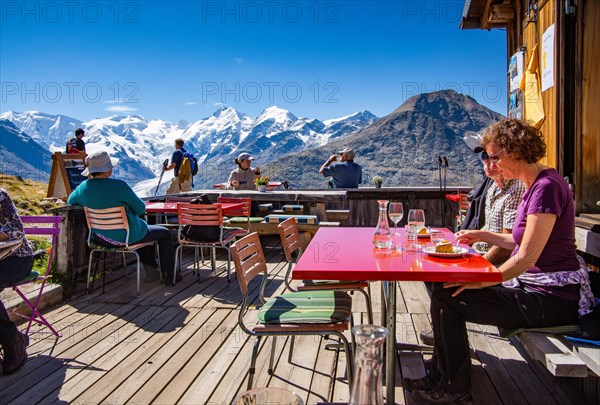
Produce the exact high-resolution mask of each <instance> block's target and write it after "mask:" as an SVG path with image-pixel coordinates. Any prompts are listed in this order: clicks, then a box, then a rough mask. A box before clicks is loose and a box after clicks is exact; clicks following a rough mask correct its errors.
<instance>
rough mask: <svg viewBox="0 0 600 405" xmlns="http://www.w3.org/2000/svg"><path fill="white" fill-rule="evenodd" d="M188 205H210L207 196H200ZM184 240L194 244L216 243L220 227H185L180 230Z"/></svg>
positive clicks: (219, 234)
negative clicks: (194, 242)
mask: <svg viewBox="0 0 600 405" xmlns="http://www.w3.org/2000/svg"><path fill="white" fill-rule="evenodd" d="M190 204H211V202H210V200H209V199H208V195H206V194H202V195H201V196H200V198H194V199H193V200H192V201H190ZM181 231H182V233H183V236H184V237H185V239H189V240H193V241H196V242H216V241H218V240H219V238H220V237H221V227H220V226H218V225H210V226H193V225H185V226H184V227H183V229H182V230H181Z"/></svg>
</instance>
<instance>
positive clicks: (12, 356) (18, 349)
mask: <svg viewBox="0 0 600 405" xmlns="http://www.w3.org/2000/svg"><path fill="white" fill-rule="evenodd" d="M27 346H29V337H28V336H27V335H24V334H22V333H21V332H17V334H16V335H15V337H13V338H12V339H11V341H10V342H9V343H8V345H6V346H3V351H4V360H3V362H2V372H3V374H4V375H7V374H12V373H14V372H15V371H17V370H18V369H20V368H21V367H23V365H24V364H25V362H26V361H27Z"/></svg>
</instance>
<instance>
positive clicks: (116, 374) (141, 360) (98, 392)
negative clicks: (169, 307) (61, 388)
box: [74, 310, 210, 403]
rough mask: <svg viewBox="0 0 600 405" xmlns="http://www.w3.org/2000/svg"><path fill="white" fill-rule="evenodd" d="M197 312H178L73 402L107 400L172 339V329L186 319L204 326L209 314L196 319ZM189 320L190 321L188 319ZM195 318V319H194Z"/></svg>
mask: <svg viewBox="0 0 600 405" xmlns="http://www.w3.org/2000/svg"><path fill="white" fill-rule="evenodd" d="M198 314H199V313H198V312H195V313H189V314H188V313H187V312H183V313H182V312H181V310H179V311H178V315H177V316H175V318H173V322H170V323H169V324H167V326H168V327H170V329H168V328H167V327H165V328H163V329H161V330H159V331H157V332H159V333H155V334H154V336H152V337H151V338H150V339H149V340H148V341H146V342H145V344H143V345H139V346H138V345H136V350H135V351H134V352H132V353H131V354H130V355H129V356H127V357H126V358H125V359H124V360H123V361H121V362H120V363H119V364H118V365H117V366H116V367H113V368H112V369H110V370H108V372H106V373H105V374H104V375H103V376H102V377H101V378H100V379H99V380H97V381H96V382H95V383H94V384H93V385H92V386H90V387H89V388H88V389H87V390H85V391H83V392H82V393H81V394H80V395H79V396H77V397H76V398H75V400H74V401H76V402H80V403H89V402H93V403H100V402H102V401H104V399H106V398H108V397H109V396H110V395H111V393H113V392H114V391H115V390H116V389H117V388H118V387H119V386H120V385H121V384H122V383H123V381H125V380H126V379H127V378H129V376H130V375H131V374H132V373H134V372H135V371H136V370H138V369H140V368H144V367H145V366H146V365H147V362H148V360H149V358H151V357H152V356H153V355H154V354H155V353H157V352H159V351H160V350H161V349H162V348H163V347H164V346H165V344H166V343H167V342H168V341H169V340H170V339H171V338H172V337H173V333H168V332H173V330H174V329H177V326H179V327H180V326H181V325H182V324H184V322H185V320H186V318H187V319H188V324H187V325H188V326H190V325H196V324H204V321H205V319H206V317H207V315H209V314H210V313H200V314H199V315H200V317H196V315H198ZM190 318H191V319H190ZM196 318H197V319H196ZM196 329H197V327H196V326H192V327H189V328H181V329H179V333H181V334H182V335H187V336H191V335H193V334H194V332H195V331H196Z"/></svg>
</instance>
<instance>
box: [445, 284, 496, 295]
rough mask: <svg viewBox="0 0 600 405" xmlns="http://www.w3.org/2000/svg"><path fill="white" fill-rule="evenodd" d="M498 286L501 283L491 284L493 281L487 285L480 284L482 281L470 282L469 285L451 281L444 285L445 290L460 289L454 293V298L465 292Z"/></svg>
mask: <svg viewBox="0 0 600 405" xmlns="http://www.w3.org/2000/svg"><path fill="white" fill-rule="evenodd" d="M496 284H500V283H495V282H491V281H488V282H487V283H484V282H480V281H477V282H476V281H473V282H469V283H467V282H460V281H450V282H448V283H444V288H453V287H458V288H457V289H456V291H454V292H453V293H452V296H453V297H456V296H457V295H458V294H460V293H461V292H463V291H464V290H480V289H482V288H486V287H491V286H493V285H496Z"/></svg>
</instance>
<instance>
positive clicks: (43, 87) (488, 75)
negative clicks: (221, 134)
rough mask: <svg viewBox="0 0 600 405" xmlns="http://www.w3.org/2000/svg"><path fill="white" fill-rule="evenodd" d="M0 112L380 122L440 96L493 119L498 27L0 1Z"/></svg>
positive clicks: (497, 94) (444, 15) (375, 6)
mask: <svg viewBox="0 0 600 405" xmlns="http://www.w3.org/2000/svg"><path fill="white" fill-rule="evenodd" d="M0 7H1V8H0V82H1V93H2V94H1V100H0V103H1V104H0V110H1V111H2V112H4V111H8V110H14V111H25V110H38V111H43V112H47V113H52V114H59V113H60V114H65V115H69V116H72V117H74V118H79V119H81V120H84V121H85V120H89V119H92V118H96V117H105V116H109V115H114V114H139V115H142V116H145V117H146V118H149V119H152V118H160V119H165V120H169V121H178V120H179V119H185V120H187V121H190V122H192V121H195V120H198V119H200V118H204V117H207V116H208V115H210V114H212V112H214V111H215V110H216V109H217V108H219V106H221V105H226V106H232V107H234V108H236V109H237V110H239V111H241V112H244V113H246V114H248V115H250V116H257V115H258V114H260V112H261V111H262V110H264V109H265V108H267V107H269V106H271V105H277V106H279V107H282V108H285V109H288V110H290V111H291V112H292V113H294V114H295V115H297V116H304V117H314V118H319V119H321V120H325V119H329V118H336V117H340V116H344V115H348V114H351V113H353V112H356V111H360V110H365V109H366V110H369V111H371V112H373V113H374V114H376V115H378V116H383V115H386V114H388V113H390V112H392V111H393V110H394V109H396V108H397V107H398V106H399V105H401V104H402V103H403V102H404V101H405V100H406V99H407V98H408V97H410V96H412V95H414V94H417V93H421V92H428V91H434V90H440V89H447V88H451V89H454V90H457V91H459V92H461V93H465V94H468V95H470V96H471V97H473V98H475V99H476V100H477V101H479V102H480V103H482V104H484V105H486V106H488V107H490V108H492V109H493V110H495V111H498V112H500V113H503V114H505V113H506V43H505V32H504V31H501V30H493V31H489V32H488V31H481V30H460V29H459V28H458V25H459V22H460V15H461V13H462V8H463V1H462V0H459V1H454V0H448V1H446V0H439V1H370V2H367V1H362V2H361V1H277V0H275V1H230V2H223V1H171V2H166V1H142V2H134V1H96V2H86V1H79V2H63V1H40V2H21V1H12V2H11V1H3V2H1V3H0Z"/></svg>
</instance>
